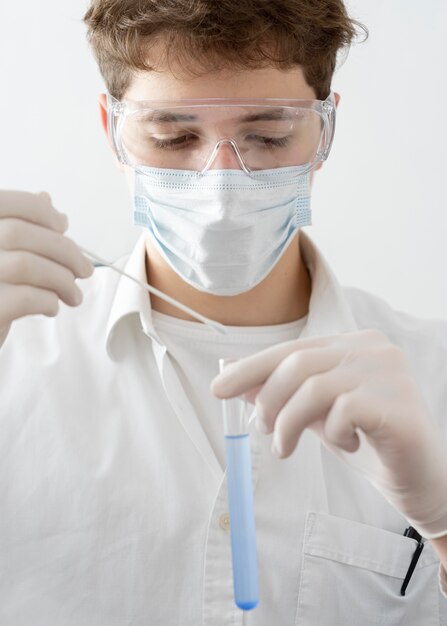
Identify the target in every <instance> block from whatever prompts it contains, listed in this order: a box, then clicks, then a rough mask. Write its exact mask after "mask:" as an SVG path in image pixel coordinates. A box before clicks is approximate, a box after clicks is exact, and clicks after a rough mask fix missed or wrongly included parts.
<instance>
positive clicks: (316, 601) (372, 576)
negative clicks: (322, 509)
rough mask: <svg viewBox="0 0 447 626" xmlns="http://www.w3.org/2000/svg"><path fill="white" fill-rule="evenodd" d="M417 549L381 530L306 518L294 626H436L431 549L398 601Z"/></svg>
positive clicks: (324, 517) (317, 517)
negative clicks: (404, 593)
mask: <svg viewBox="0 0 447 626" xmlns="http://www.w3.org/2000/svg"><path fill="white" fill-rule="evenodd" d="M415 547H416V542H415V541H414V540H411V539H408V538H406V537H403V536H401V535H398V534H396V533H392V532H389V531H386V530H383V529H381V528H375V527H372V526H367V525H365V524H361V523H359V522H353V521H351V520H346V519H342V518H339V517H335V516H332V515H326V514H322V513H309V514H308V516H307V520H306V530H305V537H304V545H303V561H302V570H301V578H300V587H299V595H298V607H297V615H296V622H295V625H296V626H298V625H299V626H315V625H316V624H318V626H351V625H352V626H357V625H360V624H361V625H362V626H397V625H402V626H403V625H405V626H421V625H422V624H423V625H424V626H439V624H440V623H441V622H440V615H439V591H438V567H439V563H438V560H437V558H436V555H435V553H434V551H433V549H432V547H431V546H430V545H429V544H426V545H425V547H424V550H423V551H422V554H421V557H420V559H419V561H418V564H417V567H416V569H415V571H414V573H413V576H412V578H411V580H410V583H409V585H408V588H407V593H406V595H405V596H401V595H400V588H401V585H402V581H403V578H404V577H405V574H406V572H407V569H408V566H409V564H410V561H411V557H412V555H413V553H414V550H415Z"/></svg>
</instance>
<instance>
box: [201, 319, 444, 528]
mask: <svg viewBox="0 0 447 626" xmlns="http://www.w3.org/2000/svg"><path fill="white" fill-rule="evenodd" d="M211 389H212V392H213V393H214V394H215V395H216V396H217V397H219V398H230V397H234V396H239V395H242V394H246V397H248V399H249V400H250V399H251V400H252V401H254V402H255V404H256V412H257V420H258V428H259V430H261V431H262V432H265V433H271V432H273V433H274V434H273V446H272V449H273V451H274V452H276V454H277V455H278V456H279V457H287V456H289V455H290V454H291V453H292V452H293V450H294V449H295V447H296V445H297V443H298V440H299V438H300V435H301V433H302V432H303V430H304V429H305V428H307V427H310V428H312V430H314V431H315V432H316V433H317V434H318V435H319V436H320V437H321V439H322V440H323V442H324V443H325V444H326V446H327V447H329V448H330V449H331V450H332V451H333V452H335V453H336V454H337V455H339V456H341V457H343V458H344V459H345V460H347V461H348V462H349V463H352V464H353V465H354V466H355V467H356V468H358V469H359V470H360V471H362V472H364V473H365V474H366V476H367V477H368V479H369V480H370V481H371V482H372V483H373V484H374V486H375V487H376V488H377V489H378V490H379V491H380V492H381V493H382V494H383V496H384V497H385V498H386V499H387V500H388V501H389V502H391V504H392V505H393V506H394V507H395V508H396V509H398V510H399V511H400V512H401V513H402V514H403V515H404V516H405V517H406V518H407V519H408V520H409V522H410V523H411V525H412V526H414V527H415V528H416V530H418V532H419V533H420V534H421V535H422V536H423V537H426V538H427V539H433V538H436V537H441V536H443V535H446V534H447V442H446V441H445V439H444V438H443V436H442V433H441V431H440V429H439V428H438V427H437V425H436V424H435V423H434V421H433V420H432V419H431V417H430V416H429V414H428V410H427V408H426V406H425V404H424V401H423V399H422V397H421V394H420V392H419V389H418V386H417V384H416V382H415V380H414V378H413V376H412V373H411V371H410V367H409V364H408V362H407V359H406V357H405V355H404V353H403V352H402V351H401V350H400V349H399V348H398V347H396V346H394V345H393V344H391V343H390V341H389V340H388V338H387V337H386V336H385V335H384V334H382V333H381V332H379V331H377V330H366V331H359V332H350V333H345V334H340V335H337V336H333V337H319V338H315V339H312V338H310V339H301V340H300V339H298V340H294V341H289V342H285V343H281V344H278V345H276V346H273V347H271V348H268V349H267V350H263V351H262V352H259V353H258V354H255V355H253V356H251V357H248V358H245V359H242V360H240V361H237V362H235V363H232V364H230V365H228V366H227V367H226V368H225V370H224V372H223V373H222V374H220V375H219V376H217V377H216V378H215V379H214V381H213V382H212V385H211ZM446 410H447V408H446Z"/></svg>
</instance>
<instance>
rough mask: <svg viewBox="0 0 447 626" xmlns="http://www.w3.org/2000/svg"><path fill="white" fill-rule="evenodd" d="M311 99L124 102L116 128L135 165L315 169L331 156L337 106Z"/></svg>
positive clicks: (121, 149)
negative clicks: (301, 102) (289, 102)
mask: <svg viewBox="0 0 447 626" xmlns="http://www.w3.org/2000/svg"><path fill="white" fill-rule="evenodd" d="M328 100H329V99H328ZM115 102H117V101H115ZM306 102H309V103H310V104H309V105H307V106H278V105H276V104H268V105H262V104H247V105H241V104H219V105H214V104H212V105H203V104H199V105H192V106H191V105H190V106H177V105H176V106H169V107H167V106H166V105H164V106H163V108H157V107H154V106H153V105H152V106H150V107H149V106H141V108H136V109H132V108H126V107H125V108H124V111H123V110H121V111H120V113H118V114H115V116H114V117H115V119H114V124H113V127H112V128H111V130H112V136H113V139H114V142H115V147H116V149H117V152H118V155H119V156H120V158H121V160H122V162H124V163H126V164H128V165H130V166H132V167H134V168H138V167H156V168H169V169H180V170H193V171H196V172H198V173H203V172H204V171H206V170H207V169H216V168H222V167H224V168H242V169H243V170H245V171H246V172H247V173H250V172H256V171H259V170H270V169H275V168H280V167H293V166H301V167H306V168H308V169H311V168H312V167H313V166H314V165H315V164H316V163H318V162H319V161H321V160H324V159H325V158H327V155H328V152H329V148H330V144H331V141H332V136H333V126H334V114H333V111H335V107H333V108H332V107H331V106H326V107H325V106H324V105H326V103H328V101H325V102H324V103H323V102H321V101H306ZM118 104H119V105H121V106H122V105H123V103H118ZM332 109H333V110H332ZM109 115H110V112H109ZM224 146H226V150H225V160H224V161H223V159H224V156H223V148H224ZM228 148H230V151H229V152H228Z"/></svg>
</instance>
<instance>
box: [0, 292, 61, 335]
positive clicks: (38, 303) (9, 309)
mask: <svg viewBox="0 0 447 626" xmlns="http://www.w3.org/2000/svg"><path fill="white" fill-rule="evenodd" d="M0 302H1V303H2V304H1V307H0V327H1V328H3V327H5V326H7V325H8V324H11V322H13V321H14V320H16V319H18V318H19V317H24V316H25V315H34V314H39V313H40V314H42V315H47V316H49V317H54V316H55V315H57V313H58V311H59V300H58V297H57V295H56V294H55V293H54V292H53V291H47V290H45V289H40V288H39V287H30V286H29V285H8V284H5V283H0Z"/></svg>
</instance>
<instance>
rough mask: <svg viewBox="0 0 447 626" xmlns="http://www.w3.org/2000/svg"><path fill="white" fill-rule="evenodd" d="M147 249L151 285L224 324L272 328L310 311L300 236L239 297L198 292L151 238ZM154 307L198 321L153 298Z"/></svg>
mask: <svg viewBox="0 0 447 626" xmlns="http://www.w3.org/2000/svg"><path fill="white" fill-rule="evenodd" d="M146 250H147V255H146V272H147V278H148V282H149V283H150V284H151V285H153V286H154V287H156V288H157V289H159V290H160V291H163V292H164V293H166V294H167V295H169V296H171V297H172V298H176V299H177V300H179V301H180V302H181V303H182V304H186V305H187V306H189V307H190V308H192V309H194V310H195V311H197V312H198V313H201V314H202V315H205V316H206V317H208V318H210V319H212V320H215V321H216V322H220V323H221V324H225V325H227V326H271V325H275V324H285V323H287V322H293V321H295V320H297V319H300V318H301V317H304V316H305V315H306V314H307V312H308V308H309V299H310V292H311V281H310V276H309V272H308V270H307V268H306V266H305V264H304V262H303V260H302V256H301V253H300V248H299V243H298V236H296V238H295V239H294V240H293V241H292V242H291V244H290V245H289V247H288V248H287V250H286V252H285V253H284V254H283V256H282V257H281V259H280V260H279V262H278V263H277V265H276V266H275V267H274V268H273V270H272V271H271V272H270V274H269V275H268V276H267V277H266V278H265V279H264V280H263V281H262V282H261V283H259V285H257V286H256V287H254V288H253V289H251V290H250V291H247V292H245V293H242V294H239V295H237V296H215V295H212V294H207V293H203V292H202V291H198V290H197V289H194V287H192V286H191V285H188V283H186V282H185V281H183V280H182V279H181V278H180V277H179V276H178V275H177V274H176V273H175V272H174V270H172V269H171V267H170V266H169V265H168V264H167V263H166V261H165V260H164V259H163V258H162V257H161V255H160V254H159V253H158V251H157V250H156V249H155V247H154V246H153V245H152V242H151V241H150V239H149V238H148V241H147V244H146ZM151 306H152V309H153V310H155V311H159V312H160V313H165V314H166V315H171V316H173V317H178V318H180V319H184V320H192V321H195V320H193V319H192V318H191V317H190V316H189V315H187V314H186V313H183V312H182V311H180V310H179V309H177V308H176V307H173V306H172V305H170V304H168V303H167V302H165V301H164V300H161V299H160V298H157V297H156V296H153V295H151Z"/></svg>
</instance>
